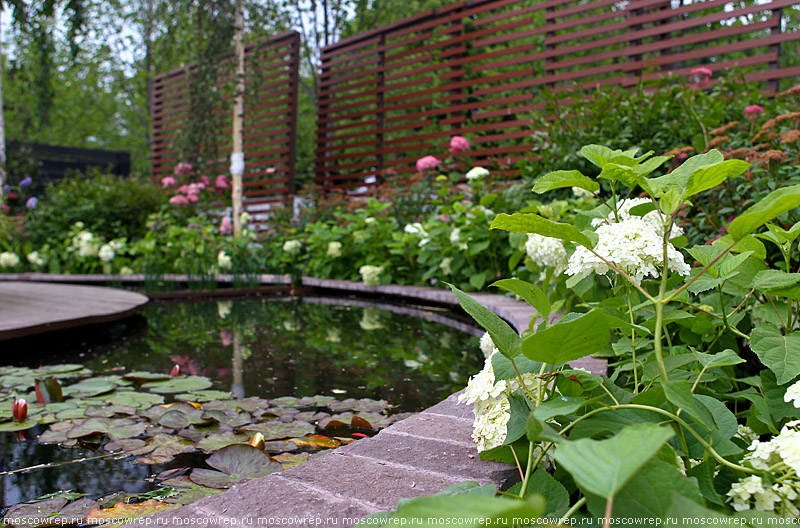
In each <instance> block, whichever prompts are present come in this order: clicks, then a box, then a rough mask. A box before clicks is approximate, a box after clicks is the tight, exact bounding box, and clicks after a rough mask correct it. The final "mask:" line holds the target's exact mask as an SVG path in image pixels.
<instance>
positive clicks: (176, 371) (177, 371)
mask: <svg viewBox="0 0 800 528" xmlns="http://www.w3.org/2000/svg"><path fill="white" fill-rule="evenodd" d="M169 375H170V376H172V377H173V378H174V377H175V376H180V375H181V366H180V365H175V366H174V367H172V370H170V371H169Z"/></svg>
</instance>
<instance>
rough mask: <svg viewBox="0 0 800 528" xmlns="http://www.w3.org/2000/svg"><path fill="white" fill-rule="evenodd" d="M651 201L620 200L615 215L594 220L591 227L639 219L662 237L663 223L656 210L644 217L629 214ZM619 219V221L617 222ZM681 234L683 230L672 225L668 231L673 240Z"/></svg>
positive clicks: (637, 199) (611, 213) (610, 214)
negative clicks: (635, 208)
mask: <svg viewBox="0 0 800 528" xmlns="http://www.w3.org/2000/svg"><path fill="white" fill-rule="evenodd" d="M652 201H653V200H651V199H650V198H628V199H627V200H622V201H621V202H619V203H618V204H617V214H616V215H615V214H614V212H613V211H612V212H610V213H608V216H606V218H605V219H602V218H595V219H594V220H592V226H595V227H597V226H599V225H602V224H613V223H616V222H617V221H620V222H622V221H624V220H630V219H631V218H641V219H642V220H644V221H645V222H647V223H648V224H650V225H651V226H653V229H655V231H656V233H658V236H660V237H662V238H663V236H664V222H663V221H662V219H661V214H660V213H659V212H658V211H657V210H653V211H650V212H649V213H647V214H645V215H644V216H633V215H632V214H631V209H633V208H634V207H636V206H638V205H642V204H646V203H651V202H652ZM618 219H619V220H618ZM682 234H683V229H682V228H681V227H680V226H677V225H673V226H672V230H671V231H670V238H675V237H678V236H681V235H682Z"/></svg>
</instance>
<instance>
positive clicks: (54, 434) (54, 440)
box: [36, 429, 69, 444]
mask: <svg viewBox="0 0 800 528" xmlns="http://www.w3.org/2000/svg"><path fill="white" fill-rule="evenodd" d="M36 440H37V441H38V442H39V443H40V444H63V443H64V442H67V441H68V440H69V438H67V434H66V431H53V430H52V429H50V430H47V431H45V432H43V433H42V434H40V435H39V436H38V437H37V438H36Z"/></svg>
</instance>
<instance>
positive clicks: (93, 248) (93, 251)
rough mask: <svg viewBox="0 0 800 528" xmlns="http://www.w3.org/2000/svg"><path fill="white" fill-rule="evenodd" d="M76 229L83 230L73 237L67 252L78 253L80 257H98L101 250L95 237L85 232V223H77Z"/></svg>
mask: <svg viewBox="0 0 800 528" xmlns="http://www.w3.org/2000/svg"><path fill="white" fill-rule="evenodd" d="M75 227H76V228H78V229H81V231H78V232H77V233H76V234H75V235H74V236H73V237H72V240H71V241H70V245H69V247H68V248H67V250H68V251H71V252H76V253H78V256H79V257H84V258H88V257H96V256H97V252H98V250H99V248H98V247H97V241H96V240H95V239H94V235H93V234H92V233H91V232H89V231H86V230H83V222H77V223H76V224H75Z"/></svg>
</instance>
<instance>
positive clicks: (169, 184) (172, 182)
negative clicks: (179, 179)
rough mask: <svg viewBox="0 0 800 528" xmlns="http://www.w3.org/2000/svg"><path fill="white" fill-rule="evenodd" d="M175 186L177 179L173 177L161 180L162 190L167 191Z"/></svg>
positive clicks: (165, 177)
mask: <svg viewBox="0 0 800 528" xmlns="http://www.w3.org/2000/svg"><path fill="white" fill-rule="evenodd" d="M173 185H175V178H173V177H172V176H164V177H163V178H161V188H162V189H166V188H167V187H172V186H173Z"/></svg>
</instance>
